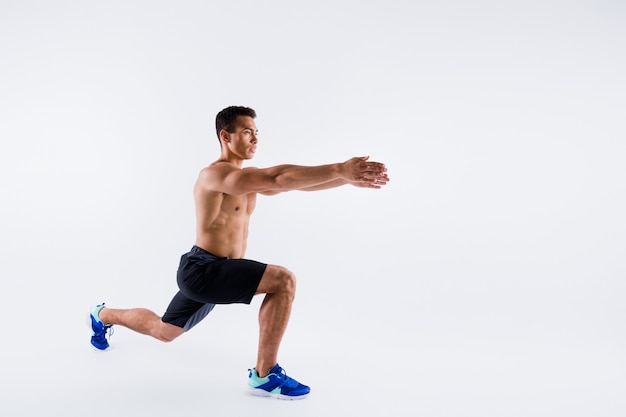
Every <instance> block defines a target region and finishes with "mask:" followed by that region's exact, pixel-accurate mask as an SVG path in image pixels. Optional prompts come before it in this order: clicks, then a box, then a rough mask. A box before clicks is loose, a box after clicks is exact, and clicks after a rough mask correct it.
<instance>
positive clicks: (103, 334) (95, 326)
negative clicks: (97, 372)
mask: <svg viewBox="0 0 626 417" xmlns="http://www.w3.org/2000/svg"><path fill="white" fill-rule="evenodd" d="M103 308H104V303H102V304H98V305H97V306H95V307H94V308H92V309H91V312H90V314H89V316H90V317H91V344H92V345H93V346H94V347H95V348H96V349H100V350H105V349H106V348H108V347H109V342H108V341H107V331H108V333H109V337H110V336H111V335H113V325H111V324H108V325H107V324H104V323H103V322H102V321H101V320H100V310H102V309H103Z"/></svg>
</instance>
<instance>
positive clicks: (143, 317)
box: [100, 307, 184, 342]
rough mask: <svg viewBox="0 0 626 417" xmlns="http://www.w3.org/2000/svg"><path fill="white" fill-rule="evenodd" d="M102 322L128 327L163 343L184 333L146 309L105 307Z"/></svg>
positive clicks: (101, 317)
mask: <svg viewBox="0 0 626 417" xmlns="http://www.w3.org/2000/svg"><path fill="white" fill-rule="evenodd" d="M100 320H102V322H103V323H105V324H107V325H109V324H119V325H121V326H124V327H128V328H129V329H131V330H134V331H136V332H139V333H142V334H145V335H149V336H152V337H154V338H156V339H158V340H160V341H162V342H171V341H172V340H174V339H176V338H177V337H178V336H180V335H181V334H183V333H184V330H183V329H182V328H181V327H178V326H175V325H173V324H170V323H164V322H163V321H162V320H161V317H159V316H157V315H156V314H155V313H153V312H152V311H150V310H147V309H145V308H131V309H124V310H121V309H113V308H106V307H105V308H103V309H102V310H101V311H100Z"/></svg>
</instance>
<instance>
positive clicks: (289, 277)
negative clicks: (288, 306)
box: [278, 268, 296, 298]
mask: <svg viewBox="0 0 626 417" xmlns="http://www.w3.org/2000/svg"><path fill="white" fill-rule="evenodd" d="M278 281H279V283H280V284H279V285H280V291H281V292H283V293H286V294H288V295H290V296H291V298H293V297H295V295H296V275H295V274H294V273H293V272H291V271H290V270H288V269H287V268H280V273H279V280H278Z"/></svg>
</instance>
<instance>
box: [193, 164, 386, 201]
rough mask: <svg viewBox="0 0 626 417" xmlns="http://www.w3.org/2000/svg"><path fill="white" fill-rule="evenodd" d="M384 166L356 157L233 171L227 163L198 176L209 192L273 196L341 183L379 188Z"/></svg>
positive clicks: (210, 168)
mask: <svg viewBox="0 0 626 417" xmlns="http://www.w3.org/2000/svg"><path fill="white" fill-rule="evenodd" d="M386 171H387V169H386V168H385V165H384V164H382V163H379V162H370V161H368V157H356V158H351V159H349V160H347V161H346V162H342V163H335V164H327V165H317V166H301V165H277V166H274V167H270V168H262V169H261V168H244V169H240V168H237V167H235V166H233V165H231V164H229V163H218V164H215V165H213V166H211V167H209V168H207V169H206V170H204V172H203V173H202V174H201V176H203V178H202V182H203V184H204V186H205V187H206V188H208V189H211V190H213V191H221V192H223V193H226V194H231V195H240V194H246V193H251V192H257V193H262V194H267V195H271V194H276V193H279V192H283V191H291V190H309V191H313V190H323V189H328V188H333V187H338V186H340V185H344V184H353V185H356V186H360V187H369V188H380V187H381V186H382V185H384V184H386V183H387V181H388V177H387V174H386Z"/></svg>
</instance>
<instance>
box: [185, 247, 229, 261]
mask: <svg viewBox="0 0 626 417" xmlns="http://www.w3.org/2000/svg"><path fill="white" fill-rule="evenodd" d="M189 252H193V253H200V254H202V255H208V256H212V257H214V258H215V259H226V258H225V257H223V256H217V255H216V254H214V253H211V252H209V251H208V250H204V249H202V248H201V247H200V246H196V245H193V246H192V247H191V250H190V251H189Z"/></svg>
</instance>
